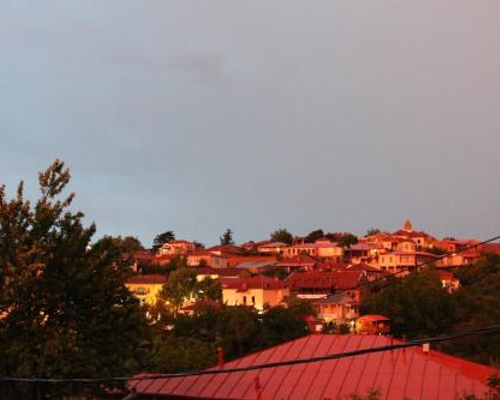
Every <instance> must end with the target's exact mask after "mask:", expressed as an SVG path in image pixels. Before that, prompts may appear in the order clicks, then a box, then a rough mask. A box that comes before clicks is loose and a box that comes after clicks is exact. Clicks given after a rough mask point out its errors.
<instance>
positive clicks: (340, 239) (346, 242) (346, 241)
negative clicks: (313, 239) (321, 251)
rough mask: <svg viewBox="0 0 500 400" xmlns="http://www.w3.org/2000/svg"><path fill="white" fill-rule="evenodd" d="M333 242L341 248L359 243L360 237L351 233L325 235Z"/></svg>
mask: <svg viewBox="0 0 500 400" xmlns="http://www.w3.org/2000/svg"><path fill="white" fill-rule="evenodd" d="M325 236H326V237H327V238H328V239H330V240H331V241H332V242H337V243H338V244H339V245H341V246H350V245H352V244H356V243H358V237H357V236H356V235H353V234H352V233H349V232H333V233H327V234H326V235H325Z"/></svg>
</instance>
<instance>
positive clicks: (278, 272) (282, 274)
mask: <svg viewBox="0 0 500 400" xmlns="http://www.w3.org/2000/svg"><path fill="white" fill-rule="evenodd" d="M262 275H265V276H269V277H271V278H278V279H280V280H284V279H285V278H286V277H287V276H288V275H289V273H288V271H287V270H286V269H285V268H283V267H277V266H276V267H269V268H266V270H265V271H264V272H263V273H262Z"/></svg>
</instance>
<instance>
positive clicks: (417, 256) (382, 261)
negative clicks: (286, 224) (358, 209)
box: [127, 220, 500, 331]
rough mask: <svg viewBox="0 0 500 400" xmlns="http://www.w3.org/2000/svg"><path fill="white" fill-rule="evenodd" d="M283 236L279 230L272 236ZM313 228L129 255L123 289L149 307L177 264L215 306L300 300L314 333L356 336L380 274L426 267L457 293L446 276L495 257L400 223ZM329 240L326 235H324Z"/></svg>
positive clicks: (474, 244)
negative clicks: (336, 328)
mask: <svg viewBox="0 0 500 400" xmlns="http://www.w3.org/2000/svg"><path fill="white" fill-rule="evenodd" d="M280 233H281V234H282V236H287V235H286V234H288V232H286V231H285V230H282V231H281V232H280V231H278V234H280ZM322 234H323V232H322V231H320V230H318V231H315V232H313V234H312V235H311V236H310V237H292V236H291V235H290V234H288V237H287V238H288V239H290V240H289V242H288V243H286V242H282V241H273V240H262V241H258V242H254V241H250V242H247V243H243V244H241V245H239V246H237V245H235V244H232V243H229V244H219V245H216V246H213V247H210V248H206V249H205V248H203V247H202V246H201V245H200V244H199V243H196V242H194V241H188V240H175V239H173V240H171V241H167V242H165V243H162V244H161V245H160V246H159V247H158V249H157V250H156V251H155V252H152V251H145V250H143V251H138V252H136V253H134V255H133V260H134V263H133V266H132V268H133V271H134V272H135V273H134V275H133V276H131V277H130V278H129V279H128V280H127V287H128V288H129V289H130V290H131V292H132V293H133V294H134V295H135V296H136V297H137V298H138V299H139V300H140V301H141V303H144V304H148V305H154V304H156V303H157V302H161V301H162V297H161V296H160V294H161V292H162V288H163V286H164V285H165V284H166V282H167V279H168V278H167V277H168V273H163V274H160V273H154V274H149V273H148V272H147V271H150V270H151V269H156V270H157V271H161V270H164V271H167V270H168V267H169V266H174V267H175V266H176V265H182V266H184V267H185V268H186V269H189V270H190V271H192V272H193V274H195V276H196V280H197V281H199V282H201V281H203V280H205V279H207V280H208V279H210V280H214V281H216V282H217V283H218V284H219V285H220V289H221V299H220V300H219V301H220V302H221V303H222V304H226V305H230V306H238V305H243V306H249V307H253V308H255V309H256V310H257V311H260V312H262V311H265V310H266V309H267V308H270V307H275V306H285V307H286V306H287V304H289V302H293V301H297V300H303V301H307V302H308V303H309V304H310V305H311V306H312V307H313V308H314V309H315V310H316V312H317V316H318V317H317V320H316V322H317V324H316V326H315V327H314V328H313V329H314V331H316V330H318V331H321V330H322V329H324V326H326V325H328V324H334V325H343V324H347V325H349V326H350V327H351V328H352V329H353V331H354V330H355V321H356V320H357V319H358V318H359V317H360V314H359V305H360V303H361V298H362V294H363V284H365V283H367V282H372V281H380V280H382V279H383V278H384V277H387V276H396V277H398V278H400V279H404V277H405V276H407V275H409V274H411V273H412V272H414V271H418V270H420V269H423V268H429V267H430V266H432V267H433V268H435V269H436V271H437V274H438V276H439V279H440V281H441V283H442V285H443V288H445V289H446V290H447V291H449V292H452V291H455V290H457V289H458V288H459V287H460V282H459V280H458V279H457V278H456V277H455V276H454V275H453V270H455V269H457V268H460V267H463V266H466V265H472V264H474V263H476V262H477V261H478V260H479V259H481V257H482V254H483V253H485V252H488V253H495V254H500V244H498V243H486V244H480V242H479V241H477V240H472V239H467V240H457V239H455V238H449V237H448V238H444V239H438V238H436V237H434V236H432V235H431V234H429V233H427V232H423V231H417V230H414V229H413V225H412V223H411V221H410V220H407V221H406V222H405V223H404V224H403V226H402V228H401V229H399V230H397V231H395V232H393V233H389V232H381V231H378V230H377V231H376V232H369V234H367V235H366V236H363V237H359V238H358V237H355V236H354V235H352V234H345V233H339V234H336V235H337V236H338V237H339V238H340V239H345V238H346V237H347V238H348V239H349V243H342V242H339V241H332V240H331V239H330V238H329V237H328V235H326V236H322ZM329 236H332V235H331V234H330V235H329ZM196 301H197V299H196V298H195V297H194V296H186V297H185V298H184V299H183V303H182V306H181V307H180V309H179V310H178V311H179V312H180V313H183V312H189V311H188V310H191V309H192V307H193V306H194V304H195V303H196Z"/></svg>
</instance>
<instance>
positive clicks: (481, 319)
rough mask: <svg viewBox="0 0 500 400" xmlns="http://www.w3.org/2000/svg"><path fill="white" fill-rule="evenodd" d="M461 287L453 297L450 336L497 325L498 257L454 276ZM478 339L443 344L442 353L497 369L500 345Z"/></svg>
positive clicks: (485, 338)
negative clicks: (452, 321)
mask: <svg viewBox="0 0 500 400" xmlns="http://www.w3.org/2000/svg"><path fill="white" fill-rule="evenodd" d="M457 276H458V277H459V279H460V281H461V284H462V287H461V288H460V289H459V290H458V291H457V292H456V293H454V294H453V299H454V302H455V309H456V318H455V321H454V324H453V326H452V327H451V331H452V332H461V331H464V330H470V329H477V328H481V327H484V326H489V325H494V324H497V323H498V322H499V321H500V295H499V293H500V257H499V256H497V255H489V256H487V257H486V258H484V259H482V260H481V261H479V262H478V263H477V264H476V265H474V266H468V267H463V268H462V269H461V270H460V271H459V272H457ZM497 339H498V338H496V337H495V336H478V337H473V338H464V339H460V340H456V341H453V342H449V343H445V344H444V345H443V348H444V349H445V350H446V351H449V352H452V353H453V354H457V355H459V356H461V357H465V358H469V359H472V360H474V361H478V362H482V363H486V364H491V365H496V366H499V365H500V341H499V340H497Z"/></svg>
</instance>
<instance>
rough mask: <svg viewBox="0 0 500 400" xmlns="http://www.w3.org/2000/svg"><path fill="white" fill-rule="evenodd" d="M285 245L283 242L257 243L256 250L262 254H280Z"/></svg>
mask: <svg viewBox="0 0 500 400" xmlns="http://www.w3.org/2000/svg"><path fill="white" fill-rule="evenodd" d="M286 247H288V245H287V244H286V243H283V242H267V243H262V244H259V243H257V252H259V253H262V254H281V253H283V251H284V250H285V248H286Z"/></svg>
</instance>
